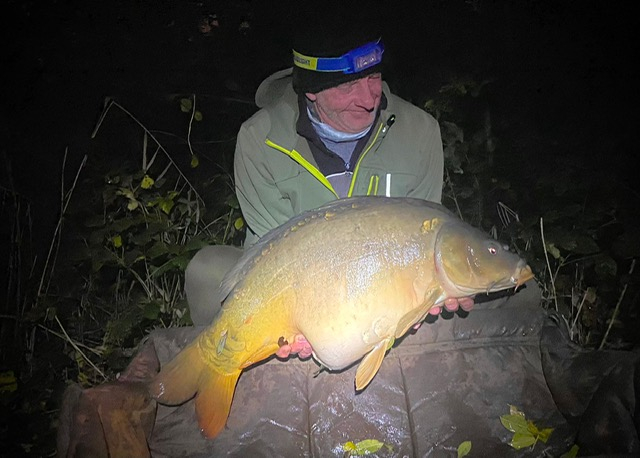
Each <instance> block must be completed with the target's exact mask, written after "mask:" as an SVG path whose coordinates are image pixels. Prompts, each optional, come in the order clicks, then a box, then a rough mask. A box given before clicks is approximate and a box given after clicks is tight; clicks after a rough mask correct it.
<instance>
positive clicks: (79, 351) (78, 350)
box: [55, 316, 107, 380]
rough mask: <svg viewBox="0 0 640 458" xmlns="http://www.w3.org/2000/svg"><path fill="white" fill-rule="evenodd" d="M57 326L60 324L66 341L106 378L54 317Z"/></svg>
mask: <svg viewBox="0 0 640 458" xmlns="http://www.w3.org/2000/svg"><path fill="white" fill-rule="evenodd" d="M55 319H56V321H57V323H58V326H60V329H61V330H62V332H63V334H64V336H65V337H66V339H67V342H69V343H70V344H71V346H72V347H73V348H74V350H75V351H77V352H78V353H80V355H81V356H82V357H83V358H84V359H85V361H86V362H88V363H89V365H90V366H91V367H93V369H94V370H95V371H96V372H97V373H98V374H100V375H101V376H102V378H103V379H105V380H107V376H106V375H104V373H103V372H102V371H101V370H100V369H98V367H97V366H96V365H95V364H93V361H91V360H90V359H89V358H87V355H85V354H84V352H83V351H82V350H80V347H78V345H76V343H75V342H74V341H73V340H72V339H71V337H69V334H67V331H65V329H64V327H63V326H62V323H60V320H59V319H58V317H57V316H56V317H55Z"/></svg>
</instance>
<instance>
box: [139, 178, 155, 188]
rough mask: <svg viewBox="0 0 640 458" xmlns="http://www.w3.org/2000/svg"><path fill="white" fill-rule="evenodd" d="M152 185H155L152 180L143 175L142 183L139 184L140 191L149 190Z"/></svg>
mask: <svg viewBox="0 0 640 458" xmlns="http://www.w3.org/2000/svg"><path fill="white" fill-rule="evenodd" d="M153 183H155V181H154V180H153V178H151V177H150V176H149V175H145V176H144V177H143V178H142V181H141V182H140V187H141V188H142V189H149V188H151V186H153Z"/></svg>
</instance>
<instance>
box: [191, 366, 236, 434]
mask: <svg viewBox="0 0 640 458" xmlns="http://www.w3.org/2000/svg"><path fill="white" fill-rule="evenodd" d="M241 372H242V371H241V370H237V371H233V372H231V373H229V374H220V373H218V372H216V371H206V372H203V373H202V374H201V376H200V381H199V383H198V394H197V395H196V415H197V416H198V424H199V425H200V429H201V430H202V433H203V434H204V435H205V436H206V437H208V438H212V437H215V436H217V435H218V433H219V432H220V431H221V430H222V428H224V425H225V424H226V423H227V417H228V416H229V411H230V410H231V401H232V400H233V394H234V393H235V390H236V383H237V382H238V378H239V377H240V374H241Z"/></svg>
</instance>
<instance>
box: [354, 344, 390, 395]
mask: <svg viewBox="0 0 640 458" xmlns="http://www.w3.org/2000/svg"><path fill="white" fill-rule="evenodd" d="M394 341H395V339H394V338H393V337H387V338H386V339H384V340H383V341H381V342H379V343H378V345H376V346H375V347H373V350H371V351H370V352H369V353H367V355H366V356H365V357H364V358H363V359H362V362H361V363H360V365H359V366H358V370H357V371H356V390H358V391H360V390H364V389H365V388H366V387H367V385H368V384H369V382H370V381H371V380H372V379H373V377H375V375H376V374H377V373H378V369H380V365H381V364H382V360H383V359H384V355H385V353H387V350H388V349H389V348H391V346H392V345H393V342H394Z"/></svg>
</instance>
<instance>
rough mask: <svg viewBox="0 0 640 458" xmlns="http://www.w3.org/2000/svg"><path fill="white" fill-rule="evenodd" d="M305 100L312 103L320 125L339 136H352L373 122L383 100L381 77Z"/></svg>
mask: <svg viewBox="0 0 640 458" xmlns="http://www.w3.org/2000/svg"><path fill="white" fill-rule="evenodd" d="M306 96H307V98H308V99H309V100H311V101H312V102H313V104H314V108H315V110H316V113H317V114H318V117H319V118H320V121H322V122H323V123H325V124H328V125H329V126H331V127H333V128H334V129H336V130H339V131H341V132H347V133H352V134H355V133H358V132H362V131H363V130H364V129H366V128H367V127H369V126H370V125H371V124H372V123H373V120H374V119H375V116H376V111H377V110H378V107H379V106H380V97H381V96H382V76H381V75H380V73H374V74H372V75H368V76H365V77H364V78H360V79H357V80H354V81H350V82H348V83H344V84H341V85H340V86H336V87H332V88H330V89H325V90H324V91H320V92H318V93H316V94H312V93H307V94H306Z"/></svg>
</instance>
